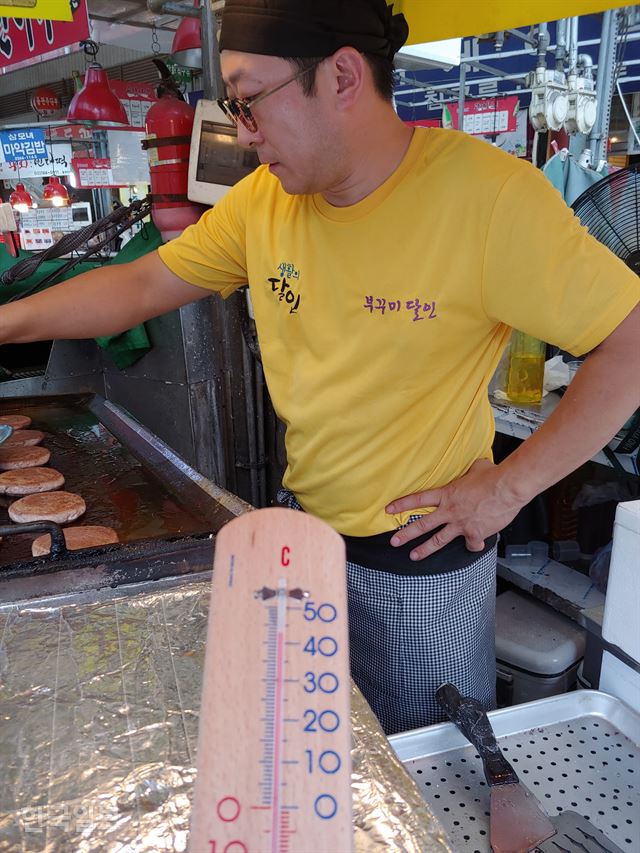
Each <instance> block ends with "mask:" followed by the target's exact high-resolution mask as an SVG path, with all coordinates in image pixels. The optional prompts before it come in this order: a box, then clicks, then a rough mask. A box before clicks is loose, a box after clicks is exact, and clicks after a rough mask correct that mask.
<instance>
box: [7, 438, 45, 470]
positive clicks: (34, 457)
mask: <svg viewBox="0 0 640 853" xmlns="http://www.w3.org/2000/svg"><path fill="white" fill-rule="evenodd" d="M50 458H51V452H50V451H49V450H47V448H46V447H40V446H38V445H32V446H28V445H26V444H18V445H16V447H5V446H3V445H0V471H13V470H14V469H16V468H35V467H36V466H39V465H46V464H47V462H48V461H49V459H50Z"/></svg>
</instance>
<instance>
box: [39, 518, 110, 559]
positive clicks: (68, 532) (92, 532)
mask: <svg viewBox="0 0 640 853" xmlns="http://www.w3.org/2000/svg"><path fill="white" fill-rule="evenodd" d="M62 532H63V533H64V541H65V543H66V545H67V548H68V549H69V550H70V551H79V550H80V549H81V548H97V547H98V546H99V545H111V544H112V543H113V542H118V541H119V540H118V534H117V533H116V532H115V530H112V529H111V528H110V527H100V526H99V525H97V524H86V525H84V526H82V525H79V526H78V527H65V528H64V530H63V531H62ZM50 550H51V536H49V534H48V533H46V534H45V535H44V536H38V538H37V539H34V540H33V542H32V543H31V553H32V554H33V556H34V557H43V556H44V555H45V554H48V553H49V551H50Z"/></svg>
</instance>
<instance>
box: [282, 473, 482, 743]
mask: <svg viewBox="0 0 640 853" xmlns="http://www.w3.org/2000/svg"><path fill="white" fill-rule="evenodd" d="M278 500H279V502H280V503H282V504H284V505H286V506H289V507H290V508H291V509H301V507H300V504H299V503H298V502H297V500H296V499H295V496H294V495H293V494H292V493H291V492H288V491H287V490H285V489H281V490H280V492H279V493H278ZM496 556H497V548H494V549H493V550H492V551H489V552H488V553H486V554H484V555H483V556H482V557H480V558H479V559H478V560H476V562H474V563H472V564H471V565H470V566H467V567H466V568H464V569H455V570H453V571H451V572H444V573H442V574H437V575H419V576H406V575H396V574H393V573H390V572H383V571H378V570H377V569H370V568H366V567H364V566H359V565H356V564H355V563H350V562H347V593H348V608H349V646H350V656H351V674H352V676H353V679H354V681H355V682H356V684H357V685H358V687H359V688H360V690H361V691H362V693H363V695H364V697H365V699H366V700H367V701H368V703H369V705H371V708H372V710H373V712H374V713H375V715H376V717H377V718H378V720H379V721H380V723H381V725H382V728H383V729H384V731H385V732H386V734H387V735H391V734H395V733H396V732H402V731H407V730H409V729H414V728H419V727H421V726H428V725H431V724H432V723H437V722H441V721H442V720H444V719H446V717H445V714H444V713H443V712H442V709H441V708H440V706H439V705H438V703H437V702H436V699H435V691H436V690H437V688H438V687H439V686H440V685H441V684H443V683H444V682H446V681H449V682H451V683H452V684H455V685H456V687H457V688H458V690H460V692H461V693H463V694H465V695H467V696H473V697H474V698H475V699H478V700H479V701H480V702H482V704H483V705H484V706H485V707H486V708H487V709H490V708H493V707H495V683H496V661H495V597H496Z"/></svg>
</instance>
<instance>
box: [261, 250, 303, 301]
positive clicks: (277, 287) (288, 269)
mask: <svg viewBox="0 0 640 853" xmlns="http://www.w3.org/2000/svg"><path fill="white" fill-rule="evenodd" d="M278 272H279V273H280V275H279V276H278V277H275V276H274V277H271V278H268V279H267V282H268V283H269V284H270V285H271V292H272V293H273V294H274V295H275V296H276V297H277V298H278V301H279V302H282V303H283V304H284V305H285V306H289V313H290V314H295V313H296V312H297V311H298V308H299V306H300V291H299V289H298V287H297V286H296V285H297V283H298V282H299V280H300V270H298V269H296V267H295V265H294V264H290V263H287V262H285V261H283V262H282V263H281V264H278Z"/></svg>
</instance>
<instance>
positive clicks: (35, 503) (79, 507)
mask: <svg viewBox="0 0 640 853" xmlns="http://www.w3.org/2000/svg"><path fill="white" fill-rule="evenodd" d="M86 509H87V505H86V504H85V502H84V500H83V499H82V498H81V497H80V495H74V494H73V493H72V492H47V493H45V494H39V495H27V496H26V497H25V498H20V499H19V500H17V501H15V502H14V503H12V504H11V506H10V507H9V518H10V519H11V521H15V522H18V523H20V522H29V521H57V522H58V524H66V523H67V522H69V521H75V520H76V518H80V516H81V515H82V514H83V513H84V512H86Z"/></svg>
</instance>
